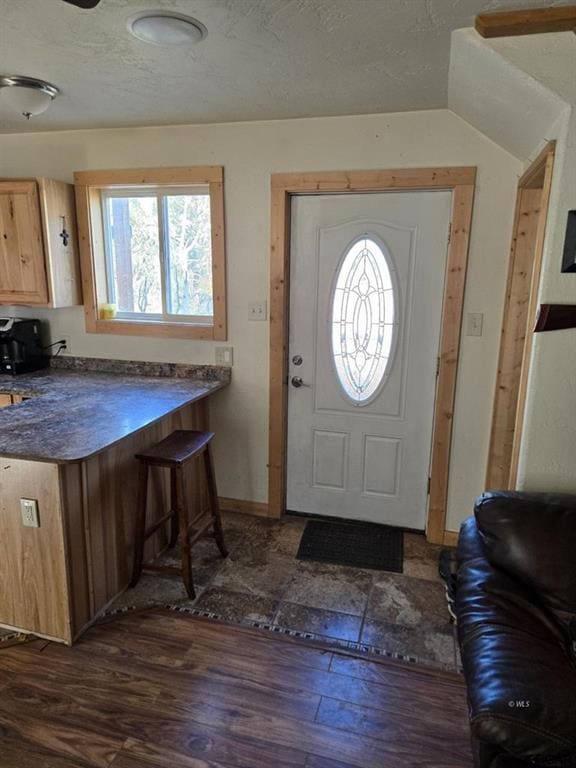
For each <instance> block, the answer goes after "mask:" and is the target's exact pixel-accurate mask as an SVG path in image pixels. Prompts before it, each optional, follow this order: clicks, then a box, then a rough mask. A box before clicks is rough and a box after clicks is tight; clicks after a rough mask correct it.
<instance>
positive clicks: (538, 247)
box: [508, 141, 556, 488]
mask: <svg viewBox="0 0 576 768" xmlns="http://www.w3.org/2000/svg"><path fill="white" fill-rule="evenodd" d="M555 153H556V142H555V141H550V142H549V143H548V144H547V146H546V148H545V150H544V152H542V153H541V154H540V155H539V156H538V157H537V158H536V160H535V161H534V163H533V165H536V164H539V165H540V167H541V169H542V171H543V174H544V177H543V181H542V198H541V200H540V217H539V220H538V229H537V231H536V243H535V246H534V266H533V267H532V279H531V282H530V298H529V300H528V323H529V326H528V330H529V332H528V333H527V334H526V338H525V339H524V352H523V355H522V369H521V371H520V385H519V390H518V406H517V408H516V422H515V426H514V442H513V444H512V458H511V462H510V476H509V478H508V487H509V488H515V487H516V482H517V480H518V464H519V461H520V444H521V441H522V431H523V429H524V416H525V410H526V394H527V391H528V374H529V371H530V355H531V352H532V342H533V337H534V334H533V323H534V322H535V320H536V311H537V308H538V290H539V288H540V274H541V272H542V257H543V254H544V238H545V236H546V224H547V223H548V205H549V203H550V191H551V188H552V173H553V170H554V157H555Z"/></svg>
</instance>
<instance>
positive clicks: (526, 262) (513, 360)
mask: <svg viewBox="0 0 576 768" xmlns="http://www.w3.org/2000/svg"><path fill="white" fill-rule="evenodd" d="M555 146H556V145H555V142H554V141H551V142H549V143H548V144H547V145H546V146H545V147H544V149H543V151H542V152H541V153H540V154H539V155H538V157H537V158H536V159H535V160H534V162H533V163H531V164H530V166H529V167H528V168H527V169H526V171H525V172H524V173H523V175H522V176H521V177H520V179H519V181H518V186H517V196H516V210H515V214H514V225H513V229H512V243H511V246H510V261H509V267H508V278H507V287H506V300H505V304H504V311H503V318H502V331H501V336H500V353H499V359H498V372H497V374H496V386H495V391H494V404H493V410H492V428H491V434H490V447H489V451H488V462H487V466H486V487H487V488H496V489H505V488H514V487H515V486H516V480H517V474H518V460H519V455H520V444H521V440H522V427H523V422H524V410H525V405H526V390H527V385H528V371H529V362H530V351H531V349H532V336H533V328H534V321H535V319H536V311H537V298H538V289H539V285H540V272H541V266H542V253H543V248H544V236H545V233H546V221H547V215H548V200H549V197H550V186H551V183H552V169H553V165H554V153H555ZM535 205H536V207H535ZM534 213H536V214H537V220H536V222H535V224H534V223H533V224H532V225H531V226H530V221H529V219H530V216H531V215H533V214H534ZM526 237H528V238H530V239H531V240H532V243H533V246H532V243H528V244H527V243H526ZM531 246H532V247H531ZM526 249H529V250H530V249H531V253H530V252H529V253H528V255H527V253H526ZM527 271H529V274H528V276H526V274H525V273H526V272H527ZM526 282H528V288H526ZM515 306H516V308H517V309H516V313H515V311H514V307H515ZM517 313H520V318H519V319H518V317H517ZM515 317H516V321H515ZM519 326H520V328H519ZM520 329H521V332H520V333H519V332H518V331H519V330H520Z"/></svg>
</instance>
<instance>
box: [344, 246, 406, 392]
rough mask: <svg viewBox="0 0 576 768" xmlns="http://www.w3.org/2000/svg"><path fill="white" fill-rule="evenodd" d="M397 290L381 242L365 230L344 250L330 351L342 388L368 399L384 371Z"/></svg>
mask: <svg viewBox="0 0 576 768" xmlns="http://www.w3.org/2000/svg"><path fill="white" fill-rule="evenodd" d="M396 304H397V302H396V296H395V290H394V285H393V282H392V275H391V270H390V265H389V263H388V260H387V258H386V255H385V254H384V251H383V250H382V248H381V247H380V246H379V245H378V243H376V242H375V241H374V240H372V239H371V238H370V237H368V236H366V237H363V238H361V239H360V240H357V241H356V242H354V243H353V244H352V245H351V246H350V247H349V248H348V250H347V251H346V253H345V254H344V256H343V258H342V261H341V263H340V268H339V270H338V274H337V277H336V281H335V286H334V294H333V296H332V356H333V358H334V366H335V368H336V373H337V374H338V379H339V381H340V385H341V387H342V390H343V392H344V394H345V395H346V396H347V397H348V398H349V399H350V400H351V401H353V402H354V404H355V405H367V404H368V402H370V400H371V399H372V398H374V397H375V395H376V394H378V392H379V390H380V388H381V387H382V386H383V384H384V381H385V379H386V376H387V374H388V372H389V367H390V363H391V361H392V352H393V344H394V342H395V336H396V325H397V323H396V322H395V319H396Z"/></svg>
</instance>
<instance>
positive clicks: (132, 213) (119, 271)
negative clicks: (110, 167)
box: [75, 166, 226, 340]
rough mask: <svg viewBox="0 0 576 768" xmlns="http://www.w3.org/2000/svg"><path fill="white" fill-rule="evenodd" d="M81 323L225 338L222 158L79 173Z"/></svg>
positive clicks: (106, 329)
mask: <svg viewBox="0 0 576 768" xmlns="http://www.w3.org/2000/svg"><path fill="white" fill-rule="evenodd" d="M75 183H76V196H77V208H78V218H79V230H80V239H81V255H82V273H83V281H84V287H85V291H86V294H87V295H85V311H86V328H87V330H88V331H89V332H92V333H118V334H126V335H151V336H152V335H158V336H176V337H181V338H182V337H183V338H201V339H216V340H223V339H225V338H226V296H225V256H224V216H223V212H224V205H223V172H222V168H220V167H214V166H210V167H202V168H158V169H146V170H127V171H93V172H92V171H81V172H78V173H76V174H75Z"/></svg>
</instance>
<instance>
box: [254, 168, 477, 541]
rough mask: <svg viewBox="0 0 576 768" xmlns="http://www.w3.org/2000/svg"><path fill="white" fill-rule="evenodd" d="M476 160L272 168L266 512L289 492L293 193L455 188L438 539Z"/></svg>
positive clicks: (432, 514) (433, 535) (433, 514)
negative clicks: (469, 163)
mask: <svg viewBox="0 0 576 768" xmlns="http://www.w3.org/2000/svg"><path fill="white" fill-rule="evenodd" d="M475 179H476V168H474V167H447V168H405V169H397V170H382V171H328V172H309V173H308V172H307V173H286V174H285V173H281V174H273V175H272V179H271V195H272V201H271V204H272V209H271V216H272V220H271V250H270V404H269V419H270V421H269V463H268V471H269V499H268V507H269V515H270V517H280V516H281V515H282V514H283V513H284V511H285V498H286V431H287V410H288V409H287V389H288V388H287V370H288V369H287V354H288V328H289V317H288V315H289V295H290V288H289V279H290V199H291V197H292V196H293V195H305V194H339V193H340V194H341V193H346V192H349V193H358V192H360V193H368V192H385V191H394V190H406V189H413V190H427V189H447V190H451V191H452V234H451V238H450V242H449V245H448V257H447V270H446V281H445V287H444V299H443V313H442V331H441V344H440V360H439V372H438V382H437V395H436V404H435V415H434V427H433V442H432V459H431V483H430V500H429V510H428V521H427V529H426V533H427V537H428V540H429V541H431V542H433V543H437V544H442V543H443V542H444V535H445V527H446V500H447V492H448V472H449V460H450V448H451V440H452V422H453V415H454V398H455V392H456V376H457V370H458V359H459V351H460V335H461V324H462V309H463V304H464V289H465V282H466V266H467V260H468V246H469V240H470V226H471V221H472V209H473V202H474V188H475Z"/></svg>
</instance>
